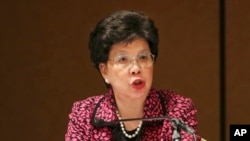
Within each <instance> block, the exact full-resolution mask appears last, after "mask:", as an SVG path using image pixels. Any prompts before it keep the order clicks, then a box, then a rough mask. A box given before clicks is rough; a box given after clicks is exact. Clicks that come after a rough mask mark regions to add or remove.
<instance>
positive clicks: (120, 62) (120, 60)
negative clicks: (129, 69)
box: [115, 56, 129, 64]
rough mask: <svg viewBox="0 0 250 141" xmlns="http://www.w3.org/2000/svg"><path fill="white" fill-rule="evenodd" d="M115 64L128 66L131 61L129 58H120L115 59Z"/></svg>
mask: <svg viewBox="0 0 250 141" xmlns="http://www.w3.org/2000/svg"><path fill="white" fill-rule="evenodd" d="M115 62H116V63H118V64H126V63H128V62H129V59H128V57H127V56H118V57H116V58H115Z"/></svg>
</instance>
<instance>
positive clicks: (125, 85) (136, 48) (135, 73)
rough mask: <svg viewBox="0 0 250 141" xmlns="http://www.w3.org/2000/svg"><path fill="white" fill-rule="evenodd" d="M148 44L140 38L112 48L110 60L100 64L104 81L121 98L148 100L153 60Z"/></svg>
mask: <svg viewBox="0 0 250 141" xmlns="http://www.w3.org/2000/svg"><path fill="white" fill-rule="evenodd" d="M152 58H153V57H152V54H151V52H150V49H149V45H148V43H147V42H146V41H145V40H144V39H142V38H138V39H135V40H133V41H132V42H129V43H118V44H114V45H113V46H112V47H111V50H110V53H109V60H108V61H107V63H106V64H100V65H99V68H100V71H101V74H102V76H103V77H104V79H106V80H107V82H108V83H109V84H111V86H112V89H113V91H114V93H115V95H116V96H118V97H120V98H125V99H127V98H129V99H138V98H146V96H147V95H148V92H149V90H150V88H151V85H152V79H153V59H152Z"/></svg>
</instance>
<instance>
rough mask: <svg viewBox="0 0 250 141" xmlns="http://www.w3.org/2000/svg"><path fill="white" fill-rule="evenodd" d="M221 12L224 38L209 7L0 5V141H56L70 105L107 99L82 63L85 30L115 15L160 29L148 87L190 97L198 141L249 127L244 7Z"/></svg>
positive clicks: (228, 4)
mask: <svg viewBox="0 0 250 141" xmlns="http://www.w3.org/2000/svg"><path fill="white" fill-rule="evenodd" d="M224 6H225V24H224V26H223V28H224V29H225V32H224V33H225V36H224V37H225V38H224V40H223V39H222V38H221V37H223V36H221V35H222V34H221V31H223V30H222V29H221V26H220V23H221V20H223V18H222V17H221V16H220V10H221V9H220V8H221V6H220V5H219V1H217V0H207V1H198V0H189V1H174V0H158V1H153V0H137V1H125V0H120V1H116V0H106V1H97V0H91V1H90V0H87V1H82V0H71V1H70V0H65V1H59V0H54V1H49V0H44V1H36V0H26V1H18V0H16V1H2V2H1V5H0V17H1V22H0V33H1V34H0V53H1V54H0V77H1V78H0V94H1V95H0V135H1V140H4V141H20V140H23V141H33V140H36V141H62V140H64V134H65V132H66V129H67V124H68V114H69V113H70V111H71V107H72V104H73V102H75V101H77V100H82V99H85V98H87V97H89V96H93V95H100V94H102V93H105V92H106V91H107V89H106V88H105V85H104V84H103V82H102V79H101V76H100V75H99V73H98V72H97V71H96V70H95V69H94V68H93V67H92V65H91V63H90V59H89V52H88V35H89V32H90V31H91V29H92V28H93V27H94V26H95V24H96V23H97V22H98V21H99V20H100V18H103V17H105V16H107V15H109V14H110V13H112V12H114V11H117V10H124V9H130V10H137V11H142V12H144V13H146V14H147V15H149V16H150V17H151V18H152V19H153V20H154V21H155V24H156V26H157V27H158V29H159V35H160V44H159V58H158V60H157V62H156V64H155V72H154V84H153V85H154V87H155V88H160V89H170V90H173V91H175V92H177V93H179V94H181V95H184V96H186V97H190V98H192V99H193V101H194V103H195V106H196V108H197V110H198V114H197V118H198V122H199V127H198V128H199V134H200V135H201V136H202V137H203V138H205V139H207V140H209V141H220V139H221V136H223V137H225V138H226V140H229V138H228V136H229V134H228V133H229V124H233V123H234V124H239V123H241V124H246V123H248V124H250V110H249V109H248V107H249V100H250V95H249V84H250V75H249V72H250V61H249V60H250V57H249V56H250V47H249V45H250V42H249V38H250V26H249V24H250V13H249V7H250V1H235V0H225V5H224ZM223 41H225V42H224V45H225V50H224V51H225V52H224V53H225V56H224V57H225V58H224V59H225V60H224V61H223V62H224V63H225V64H224V66H223V64H221V59H222V58H223V56H222V55H221V52H220V51H221V49H222V48H221V47H222V46H221V45H222V44H221V42H223ZM221 68H222V69H223V68H224V69H225V71H223V73H221ZM221 74H223V75H224V76H225V79H223V76H222V75H221ZM224 80H225V81H224ZM221 84H225V87H223V86H222V85H221ZM224 88H225V89H224ZM223 98H225V99H224V100H223ZM223 111H224V112H223ZM222 120H223V122H225V126H224V127H221V126H223V124H222V123H221V121H222ZM221 129H222V130H223V131H224V132H221ZM224 133H225V134H224Z"/></svg>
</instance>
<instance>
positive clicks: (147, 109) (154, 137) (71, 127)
mask: <svg viewBox="0 0 250 141" xmlns="http://www.w3.org/2000/svg"><path fill="white" fill-rule="evenodd" d="M196 112H197V110H196V109H195V107H194V105H193V102H192V100H191V99H189V98H185V97H183V96H180V95H178V94H176V93H174V92H172V91H168V90H156V89H151V90H150V92H149V95H148V97H147V99H146V101H145V106H144V118H149V117H160V116H168V117H173V118H177V119H180V120H182V121H183V122H184V123H185V124H186V125H188V126H189V127H191V128H193V129H194V130H195V131H196V138H197V139H196V140H197V141H200V136H199V135H198V134H197V120H196V117H195V115H196ZM69 119H70V120H69V123H68V129H67V133H66V134H65V141H111V140H119V141H121V140H124V139H125V137H123V134H122V133H120V131H119V130H120V126H119V124H118V122H117V120H118V118H117V116H116V104H115V99H114V94H113V93H112V90H110V91H109V92H108V93H106V94H104V95H101V96H93V97H90V98H87V99H85V100H82V101H78V102H75V103H74V105H73V108H72V112H71V113H70V114H69ZM172 134H173V124H172V122H171V121H169V120H168V119H166V120H158V121H144V122H143V125H142V128H141V132H140V134H139V135H138V137H137V139H136V140H138V141H172ZM180 135H181V140H182V141H193V140H194V136H193V135H191V134H189V133H187V132H185V131H183V130H180Z"/></svg>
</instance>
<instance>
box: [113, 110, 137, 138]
mask: <svg viewBox="0 0 250 141" xmlns="http://www.w3.org/2000/svg"><path fill="white" fill-rule="evenodd" d="M116 115H117V117H118V119H119V120H121V119H122V118H121V117H120V115H119V113H118V111H116ZM120 126H121V129H122V133H123V134H124V135H125V136H126V137H127V138H129V139H131V138H134V137H135V136H137V135H138V133H139V132H140V130H141V126H142V121H140V123H139V125H138V127H137V128H136V131H135V133H134V134H132V135H129V134H128V133H127V132H126V130H125V128H124V124H123V122H122V121H120Z"/></svg>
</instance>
